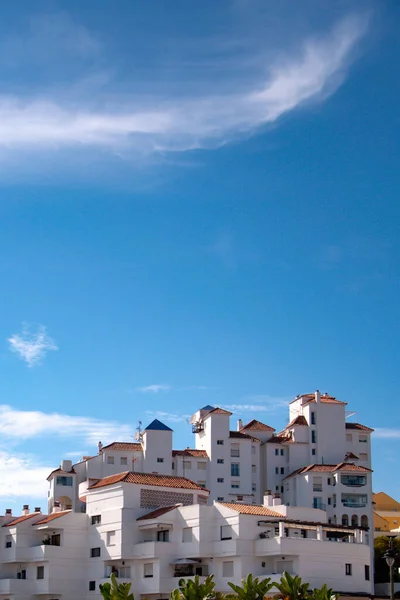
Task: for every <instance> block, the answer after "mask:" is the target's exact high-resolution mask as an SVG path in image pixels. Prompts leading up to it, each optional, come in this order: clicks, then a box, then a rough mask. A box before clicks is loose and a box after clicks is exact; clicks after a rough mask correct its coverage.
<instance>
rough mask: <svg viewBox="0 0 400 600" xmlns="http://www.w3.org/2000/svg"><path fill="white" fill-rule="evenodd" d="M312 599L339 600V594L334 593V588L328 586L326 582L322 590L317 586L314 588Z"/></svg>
mask: <svg viewBox="0 0 400 600" xmlns="http://www.w3.org/2000/svg"><path fill="white" fill-rule="evenodd" d="M312 599H313V600H338V599H339V594H334V593H333V590H332V589H331V588H328V586H327V585H326V583H324V585H323V586H322V588H321V589H320V590H319V589H317V588H315V590H313V594H312Z"/></svg>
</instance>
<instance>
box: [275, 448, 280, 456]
mask: <svg viewBox="0 0 400 600" xmlns="http://www.w3.org/2000/svg"><path fill="white" fill-rule="evenodd" d="M275 456H279V448H275Z"/></svg>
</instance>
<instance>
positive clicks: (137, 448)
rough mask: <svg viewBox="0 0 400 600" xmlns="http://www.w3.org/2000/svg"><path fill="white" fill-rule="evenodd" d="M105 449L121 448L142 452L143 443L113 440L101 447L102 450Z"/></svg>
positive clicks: (121, 449)
mask: <svg viewBox="0 0 400 600" xmlns="http://www.w3.org/2000/svg"><path fill="white" fill-rule="evenodd" d="M104 450H116V451H118V450H120V451H122V452H142V450H143V448H142V444H138V443H137V442H112V443H111V444H108V446H103V448H102V449H101V451H102V452H104Z"/></svg>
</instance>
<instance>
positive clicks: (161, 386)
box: [135, 383, 172, 394]
mask: <svg viewBox="0 0 400 600" xmlns="http://www.w3.org/2000/svg"><path fill="white" fill-rule="evenodd" d="M171 389H172V387H171V386H170V385H168V384H166V383H154V384H153V385H145V386H144V387H138V388H136V390H135V391H136V392H141V393H142V394H158V393H159V392H169V391H171Z"/></svg>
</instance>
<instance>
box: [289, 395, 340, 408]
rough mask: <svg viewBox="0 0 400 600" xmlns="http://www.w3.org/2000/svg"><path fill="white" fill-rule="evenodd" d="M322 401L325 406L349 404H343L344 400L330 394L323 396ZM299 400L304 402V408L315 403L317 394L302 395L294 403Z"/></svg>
mask: <svg viewBox="0 0 400 600" xmlns="http://www.w3.org/2000/svg"><path fill="white" fill-rule="evenodd" d="M320 399H321V402H323V403H325V404H343V405H346V404H347V402H342V400H337V399H336V398H335V397H334V396H330V395H329V394H321V395H320ZM297 400H302V401H303V402H302V404H303V406H304V405H305V404H308V403H309V402H315V394H300V396H297V398H295V399H294V400H292V402H296V401H297ZM292 402H291V403H292ZM291 403H290V404H291Z"/></svg>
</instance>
